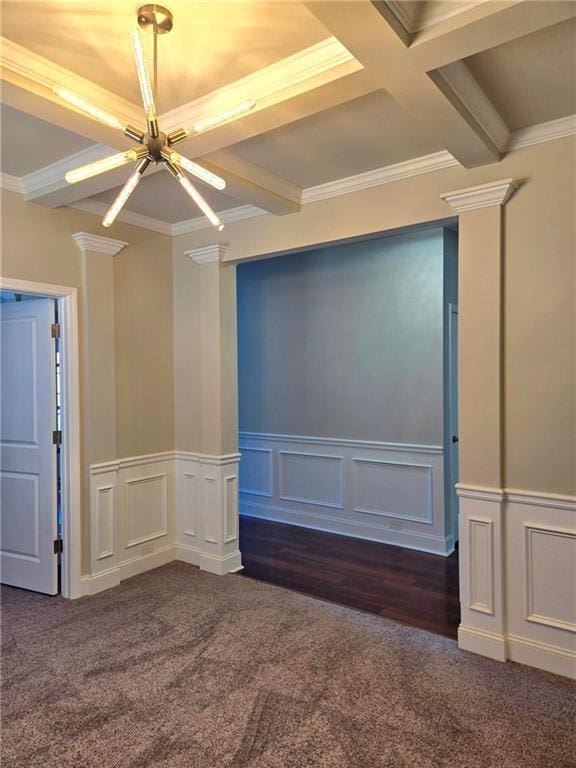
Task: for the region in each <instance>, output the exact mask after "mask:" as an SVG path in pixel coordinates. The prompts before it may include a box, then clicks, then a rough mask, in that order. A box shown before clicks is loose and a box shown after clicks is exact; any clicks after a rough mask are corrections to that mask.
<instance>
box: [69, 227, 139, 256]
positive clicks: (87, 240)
mask: <svg viewBox="0 0 576 768" xmlns="http://www.w3.org/2000/svg"><path fill="white" fill-rule="evenodd" d="M72 237H73V238H74V240H76V242H77V243H78V247H79V248H80V250H81V251H83V252H84V253H85V252H86V251H91V252H93V253H105V254H107V255H108V256H116V254H117V253H120V251H121V250H122V248H125V247H126V246H128V245H130V243H125V242H124V241H123V240H113V239H112V238H111V237H102V236H101V235H91V234H89V233H88V232H76V234H74V235H72Z"/></svg>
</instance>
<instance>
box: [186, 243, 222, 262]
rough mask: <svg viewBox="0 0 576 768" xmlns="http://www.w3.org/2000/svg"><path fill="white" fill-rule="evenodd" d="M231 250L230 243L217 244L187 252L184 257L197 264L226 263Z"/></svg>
mask: <svg viewBox="0 0 576 768" xmlns="http://www.w3.org/2000/svg"><path fill="white" fill-rule="evenodd" d="M229 249H230V246H229V245H228V243H215V244H214V245H205V246H203V247H201V248H193V249H192V250H190V251H185V252H184V256H187V257H188V258H189V259H192V261H193V262H194V263H195V264H212V262H214V261H224V259H225V258H226V255H227V253H228V251H229Z"/></svg>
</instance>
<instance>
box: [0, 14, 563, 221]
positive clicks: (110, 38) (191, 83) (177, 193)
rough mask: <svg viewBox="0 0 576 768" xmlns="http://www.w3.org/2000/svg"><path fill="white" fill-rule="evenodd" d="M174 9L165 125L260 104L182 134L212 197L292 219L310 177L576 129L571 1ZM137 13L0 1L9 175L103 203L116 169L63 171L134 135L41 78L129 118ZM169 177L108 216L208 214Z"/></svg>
mask: <svg viewBox="0 0 576 768" xmlns="http://www.w3.org/2000/svg"><path fill="white" fill-rule="evenodd" d="M170 7H171V9H172V11H173V12H174V20H175V25H174V30H173V31H172V32H171V33H170V34H169V35H167V36H164V37H161V38H160V39H159V76H160V88H159V111H160V113H161V123H163V124H164V125H167V126H168V127H170V128H173V127H176V126H177V125H179V124H185V125H190V124H191V123H192V122H193V121H195V120H197V119H198V118H199V117H202V116H206V115H209V114H212V113H214V112H215V111H218V110H222V109H226V108H230V107H233V106H234V105H236V104H238V103H239V102H240V101H242V100H243V99H246V98H251V99H254V100H255V102H256V106H255V108H254V109H253V110H252V111H251V112H249V113H247V114H246V115H244V116H242V117H240V118H238V119H236V120H234V121H232V122H229V123H226V124H224V125H221V126H218V127H216V128H213V129H211V130H209V131H206V132H205V133H202V134H199V135H196V136H192V137H191V138H190V139H189V140H188V141H186V142H185V143H183V144H181V145H180V146H179V147H178V148H179V149H181V151H182V153H183V154H185V155H187V156H188V157H190V158H193V159H196V160H197V161H198V162H200V163H201V164H204V165H205V166H206V167H208V168H210V169H211V170H214V171H216V172H218V173H220V174H221V175H222V176H223V177H224V178H225V179H226V181H227V189H226V191H225V192H224V193H218V192H214V191H213V190H207V189H205V188H203V189H202V191H203V193H205V196H206V197H207V199H208V201H209V202H210V203H211V204H212V205H213V206H214V208H215V209H216V210H218V211H232V212H235V211H241V212H242V213H241V215H242V216H243V215H250V214H251V213H258V209H262V210H264V211H267V212H270V213H273V214H276V215H290V214H291V213H293V212H295V211H297V210H298V209H299V207H300V206H301V205H302V204H308V201H309V200H312V199H317V197H318V194H320V193H319V192H318V191H317V190H318V188H319V185H320V186H321V185H330V184H333V183H336V182H338V180H342V179H348V178H349V177H353V178H354V177H356V176H357V175H358V174H363V175H366V174H368V176H369V177H370V181H369V183H375V182H374V179H375V178H382V179H385V178H389V177H390V178H392V177H394V173H396V171H395V170H394V169H396V168H398V169H399V170H398V173H400V174H402V173H403V172H404V167H405V166H406V168H407V170H406V173H412V172H419V171H418V170H413V169H424V170H431V169H432V168H433V167H443V166H445V165H446V164H451V163H456V162H458V163H460V164H462V165H463V166H465V167H472V166H476V165H483V164H492V163H494V164H496V163H498V162H499V160H500V159H501V158H502V157H503V156H504V155H505V154H506V152H508V151H512V150H513V149H514V148H515V147H517V146H521V145H525V144H526V143H531V142H534V141H539V140H544V139H550V138H554V137H555V136H560V135H565V134H566V133H570V132H573V131H574V130H576V118H574V119H571V117H570V116H572V115H574V114H576V20H575V19H576V2H570V1H568V2H566V1H564V0H561V1H559V2H556V0H543V1H542V2H540V1H539V0H483V1H480V2H478V1H476V2H472V1H469V0H451V1H450V2H444V1H442V2H440V1H438V2H413V1H412V2H410V1H406V2H393V1H392V0H390V1H389V2H381V1H380V2H379V1H375V2H369V0H353V1H352V2H342V1H336V2H325V1H322V2H314V1H312V2H295V1H288V2H284V1H282V2H258V1H257V0H251V1H247V2H244V1H242V2H240V1H239V2H235V1H232V2H218V1H216V2H194V1H193V0H176V1H175V2H172V3H170ZM134 12H135V7H134V3H133V2H127V1H126V0H114V1H113V2H112V1H108V0H106V1H105V2H98V3H94V4H93V5H92V4H91V3H89V2H85V1H77V0H53V1H51V2H37V1H36V0H3V2H2V35H3V45H2V65H3V67H2V79H3V83H2V86H3V88H2V109H1V112H0V116H1V121H2V171H3V180H4V182H5V186H8V187H9V188H19V189H21V190H22V192H23V194H25V196H26V197H27V198H28V199H30V200H33V201H34V202H37V203H39V204H43V205H49V206H52V207H54V206H59V205H78V206H79V207H84V208H86V209H90V210H93V211H95V212H101V211H105V210H106V207H107V205H109V204H110V202H111V201H112V200H113V199H114V197H115V195H116V193H117V191H118V187H119V186H120V185H121V184H123V182H124V181H125V179H126V177H127V175H128V172H127V170H126V168H124V169H119V170H116V171H112V172H110V173H108V174H105V175H103V176H99V177H97V178H95V179H90V180H88V181H85V182H82V183H80V184H76V185H73V186H70V185H67V184H66V183H65V181H64V173H65V172H66V171H67V170H69V169H70V168H73V167H76V166H78V165H81V164H83V162H90V161H92V160H94V159H97V158H98V157H103V156H105V155H106V154H107V153H112V152H115V151H118V150H120V149H125V148H127V147H128V146H129V142H128V141H127V140H126V138H125V137H124V136H123V135H122V134H121V133H120V132H115V131H113V130H112V129H110V128H107V127H105V126H102V125H101V124H99V123H96V122H94V121H92V120H90V119H88V118H86V117H85V116H83V115H81V114H79V113H78V112H77V111H74V110H71V109H68V108H66V107H65V106H64V105H63V104H62V103H61V102H60V101H59V100H58V98H57V97H56V96H55V94H54V93H53V91H52V87H51V86H53V85H56V84H61V85H63V86H65V87H68V88H70V89H71V90H75V91H77V92H80V93H81V94H82V95H84V96H85V97H86V98H87V99H90V100H92V101H93V102H94V103H96V104H98V105H100V106H101V107H103V108H105V109H107V110H108V111H109V112H111V113H112V114H116V115H118V116H119V117H121V118H122V119H127V120H129V121H130V122H131V123H136V124H139V123H141V122H142V113H141V107H140V106H139V91H138V84H137V79H136V75H135V72H134V65H133V60H132V53H131V46H130V39H129V33H130V31H131V30H132V29H133V28H134V27H135V14H134ZM550 121H557V122H556V123H550ZM548 123H550V124H549V125H546V126H544V127H543V124H548ZM518 132H520V133H518ZM389 167H391V168H392V171H393V172H391V173H388V172H387V171H386V170H384V171H383V170H382V169H387V168H389ZM373 172H374V173H373ZM359 178H363V177H359ZM172 182H173V180H172V179H171V178H170V177H169V175H168V174H166V173H164V172H158V173H152V174H151V175H149V176H146V177H144V179H143V180H142V183H141V184H140V186H139V188H138V189H137V190H136V192H135V193H134V194H133V196H132V197H131V198H130V200H129V202H128V205H127V206H126V210H125V212H124V213H123V214H122V215H121V216H120V219H121V220H122V218H124V220H129V218H130V215H131V214H137V215H138V216H139V217H140V219H138V221H137V222H136V223H138V222H140V223H144V225H146V222H145V221H143V220H142V217H147V218H148V219H150V221H151V222H152V223H154V222H156V224H155V226H156V227H158V226H160V227H161V226H164V225H163V224H162V222H164V224H165V226H166V231H171V230H170V227H171V225H174V224H178V223H179V222H183V221H186V220H192V222H193V223H192V225H191V226H193V228H197V227H198V226H202V223H201V222H202V220H201V218H200V214H199V212H198V211H196V210H194V208H193V206H192V205H191V202H190V201H189V200H188V199H187V198H186V197H185V196H183V195H182V191H181V190H180V189H179V187H178V185H175V184H174V183H172ZM311 188H312V190H313V191H312V192H311V191H310V190H311ZM340 188H341V189H343V190H345V189H348V188H350V185H349V184H348V183H339V182H338V184H336V186H334V189H332V188H330V191H329V192H326V194H336V193H337V192H336V191H334V190H337V189H340ZM306 190H307V191H306ZM234 215H240V214H234ZM126 217H128V218H126ZM230 217H232V213H231V214H230ZM230 217H229V218H230ZM153 225H154V224H153ZM179 226H180V225H179Z"/></svg>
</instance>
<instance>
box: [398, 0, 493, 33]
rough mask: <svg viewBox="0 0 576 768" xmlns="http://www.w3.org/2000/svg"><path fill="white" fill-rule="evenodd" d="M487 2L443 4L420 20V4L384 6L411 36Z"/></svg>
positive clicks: (410, 1) (464, 0)
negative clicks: (387, 7)
mask: <svg viewBox="0 0 576 768" xmlns="http://www.w3.org/2000/svg"><path fill="white" fill-rule="evenodd" d="M488 1H489V0H458V2H453V3H443V4H442V5H443V6H444V7H443V8H442V7H439V8H438V9H437V10H436V11H434V12H432V13H430V14H429V15H428V18H424V19H423V18H422V14H421V13H419V8H420V7H421V4H420V3H415V2H413V0H404V1H403V2H398V0H386V5H388V6H389V8H390V10H391V11H392V12H393V13H394V15H395V16H396V18H397V19H398V21H399V22H400V24H402V26H403V27H404V29H405V30H406V32H408V33H409V34H411V35H414V34H416V33H417V32H424V30H427V29H430V28H431V27H434V26H436V24H440V22H441V21H445V20H446V19H450V18H452V16H457V15H458V14H460V13H463V12H464V11H469V10H470V9H471V8H476V7H477V6H478V5H482V4H483V3H485V2H488Z"/></svg>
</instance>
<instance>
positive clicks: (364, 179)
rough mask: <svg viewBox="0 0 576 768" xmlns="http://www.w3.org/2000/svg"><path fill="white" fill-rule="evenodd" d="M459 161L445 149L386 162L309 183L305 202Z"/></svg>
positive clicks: (303, 193)
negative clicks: (374, 166)
mask: <svg viewBox="0 0 576 768" xmlns="http://www.w3.org/2000/svg"><path fill="white" fill-rule="evenodd" d="M453 165H459V163H458V160H456V158H454V157H452V155H451V154H450V152H447V151H446V150H442V151H441V152H434V153H433V154H431V155H423V156H422V157H415V158H413V159H412V160H404V161H403V162H401V163H394V164H393V165H385V166H384V167H382V168H374V169H373V170H371V171H365V172H364V173H357V174H355V175H353V176H346V177H345V178H343V179H336V180H335V181H329V182H327V183H326V184H318V186H316V187H308V188H307V189H304V190H303V191H302V205H305V204H307V203H315V202H318V201H319V200H327V199H328V198H330V197H337V196H339V195H347V194H350V193H351V192H358V191H360V190H362V189H370V187H378V186H380V185H381V184H390V183H391V182H394V181H400V180H401V179H408V178H410V177H411V176H419V175H420V174H422V173H430V172H431V171H438V170H441V169H442V168H450V167H451V166H453Z"/></svg>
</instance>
